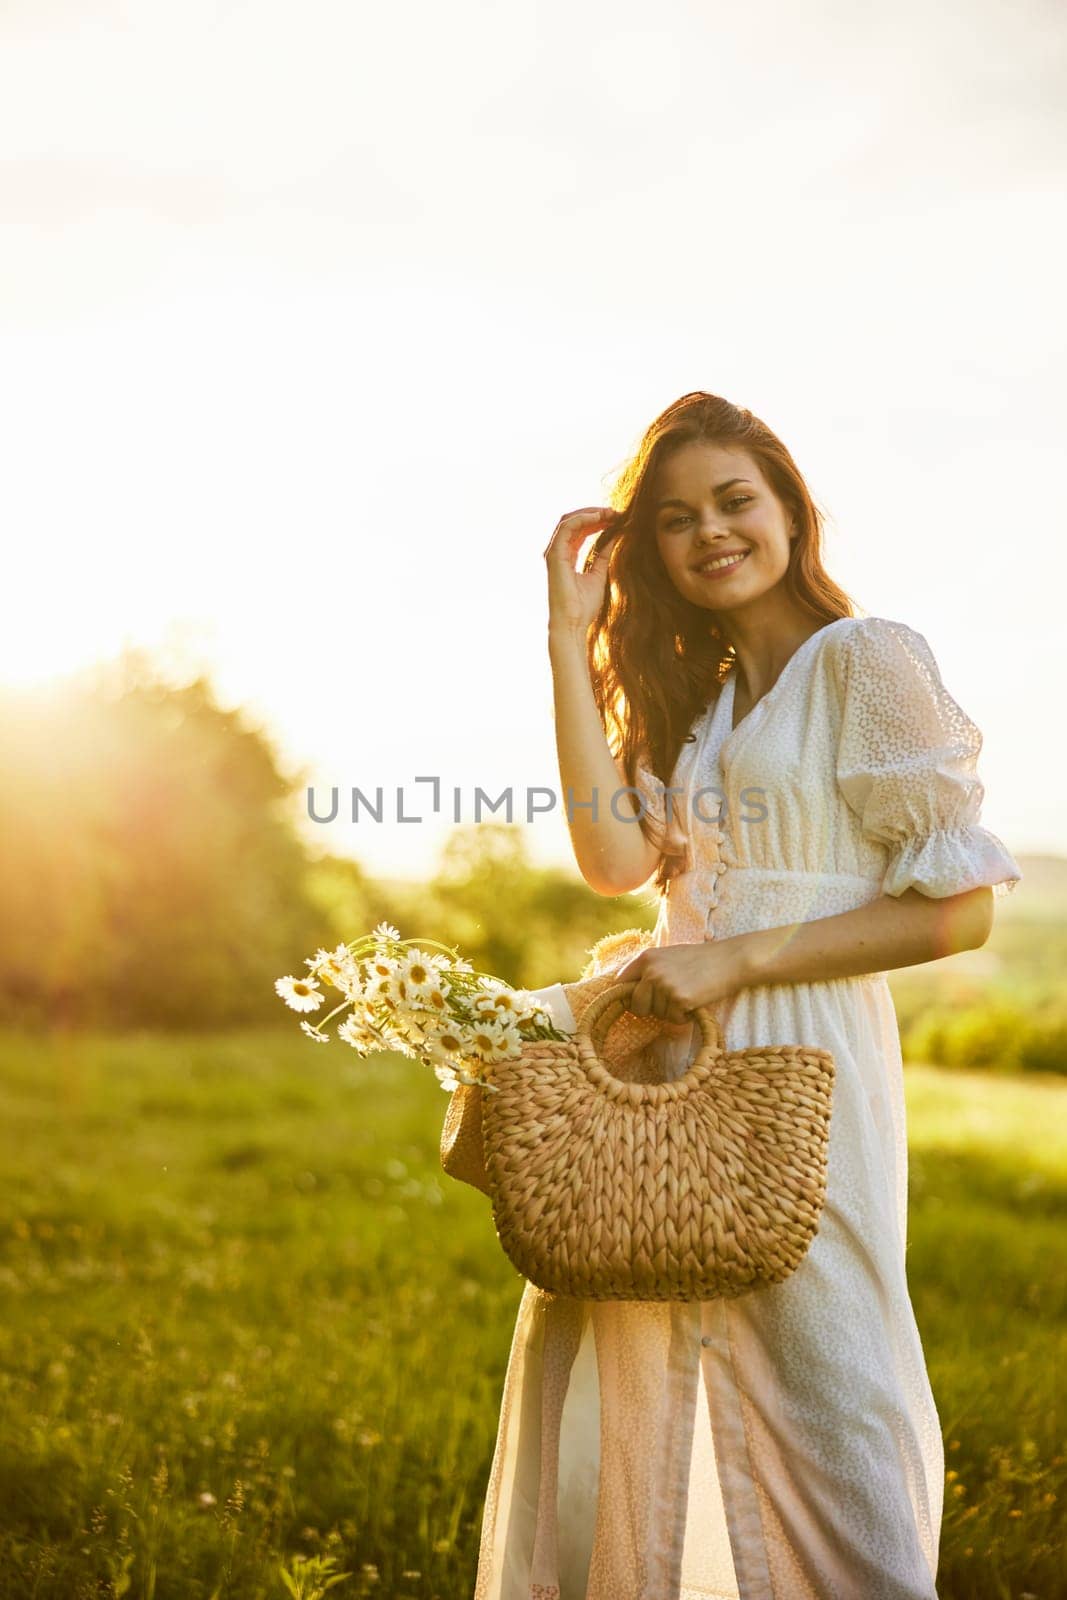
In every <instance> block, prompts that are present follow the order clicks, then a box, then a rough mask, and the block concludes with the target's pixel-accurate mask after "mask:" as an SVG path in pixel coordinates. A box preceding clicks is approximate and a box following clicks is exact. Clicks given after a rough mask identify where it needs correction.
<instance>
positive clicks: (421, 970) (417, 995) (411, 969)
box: [398, 949, 441, 1005]
mask: <svg viewBox="0 0 1067 1600" xmlns="http://www.w3.org/2000/svg"><path fill="white" fill-rule="evenodd" d="M398 965H399V969H400V970H399V976H400V978H402V980H403V983H404V986H405V989H406V991H407V999H408V1000H409V1001H410V1002H411V1003H412V1004H414V1005H417V1004H418V1003H419V1001H421V1000H423V999H425V997H426V996H427V995H429V993H430V991H431V990H433V989H439V988H440V987H441V974H440V971H439V969H438V968H437V967H435V966H434V964H433V962H432V961H431V960H430V958H429V956H428V955H427V954H426V952H425V950H419V949H413V950H405V952H404V954H403V955H402V956H401V957H400V961H399V963H398Z"/></svg>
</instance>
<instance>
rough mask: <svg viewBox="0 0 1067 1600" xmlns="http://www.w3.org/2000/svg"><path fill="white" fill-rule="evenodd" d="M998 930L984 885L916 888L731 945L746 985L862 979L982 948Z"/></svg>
mask: <svg viewBox="0 0 1067 1600" xmlns="http://www.w3.org/2000/svg"><path fill="white" fill-rule="evenodd" d="M992 927H993V891H992V889H991V888H989V887H987V886H986V885H984V884H983V885H981V886H980V887H979V888H977V889H968V890H966V891H965V892H964V893H963V894H953V895H946V896H944V897H943V898H941V899H935V898H933V897H932V896H931V895H925V894H922V893H921V892H920V891H919V890H918V889H905V891H904V893H903V894H901V895H891V894H884V895H881V896H879V898H878V899H877V900H872V901H870V902H869V903H868V904H867V905H865V906H858V907H857V908H856V909H855V910H854V911H842V912H840V913H839V914H838V915H837V916H833V917H819V918H817V919H816V920H815V921H814V922H797V923H792V924H789V925H787V926H785V927H780V928H761V929H758V930H756V931H754V932H752V933H743V934H737V935H735V936H734V939H731V940H728V941H726V942H727V943H734V942H735V941H736V943H737V946H738V957H739V965H740V970H741V972H742V974H743V976H744V983H743V987H745V988H751V987H753V986H754V985H758V984H765V983H811V982H818V981H819V980H820V979H826V978H853V977H862V976H864V975H865V974H867V973H871V972H888V971H891V970H892V969H893V968H894V967H911V966H918V965H920V964H921V963H922V962H924V961H939V960H940V959H941V958H942V956H949V955H954V954H955V953H956V952H957V951H960V950H977V949H978V948H979V946H981V945H983V944H985V942H986V940H987V939H988V938H989V935H990V932H991V930H992Z"/></svg>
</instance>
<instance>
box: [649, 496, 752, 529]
mask: <svg viewBox="0 0 1067 1600" xmlns="http://www.w3.org/2000/svg"><path fill="white" fill-rule="evenodd" d="M751 499H752V496H751V495H750V494H735V495H732V496H731V498H730V499H729V500H727V502H726V508H727V510H729V509H730V507H731V506H744V505H747V504H748V502H749V501H750V500H751ZM691 521H692V518H691V517H690V516H689V515H688V513H685V514H684V515H682V516H678V517H672V518H671V519H670V521H669V522H668V523H667V527H668V528H676V527H677V526H678V524H679V523H680V522H691Z"/></svg>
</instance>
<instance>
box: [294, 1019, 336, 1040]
mask: <svg viewBox="0 0 1067 1600" xmlns="http://www.w3.org/2000/svg"><path fill="white" fill-rule="evenodd" d="M300 1026H301V1027H302V1028H303V1030H304V1032H305V1033H306V1034H307V1036H308V1038H309V1039H314V1041H315V1043H316V1044H329V1042H330V1036H329V1034H328V1033H323V1032H322V1030H321V1029H320V1028H314V1027H312V1025H311V1023H310V1022H302V1023H301V1024H300Z"/></svg>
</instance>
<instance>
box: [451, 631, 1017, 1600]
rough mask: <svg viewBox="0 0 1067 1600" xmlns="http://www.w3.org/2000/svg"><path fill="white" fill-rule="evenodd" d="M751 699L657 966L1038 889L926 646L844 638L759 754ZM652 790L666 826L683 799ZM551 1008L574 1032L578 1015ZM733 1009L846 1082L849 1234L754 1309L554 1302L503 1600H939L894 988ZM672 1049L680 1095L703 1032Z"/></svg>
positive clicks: (555, 1001)
mask: <svg viewBox="0 0 1067 1600" xmlns="http://www.w3.org/2000/svg"><path fill="white" fill-rule="evenodd" d="M733 699H734V674H733V673H732V672H731V674H730V675H729V676H728V678H727V680H726V682H725V685H724V686H723V689H722V692H721V693H719V694H717V696H716V697H715V699H714V700H713V701H712V703H711V704H710V705H709V706H708V708H707V709H706V710H705V711H704V712H703V713H702V714H701V715H700V716H699V717H698V718H697V719H696V721H695V723H694V724H693V731H694V732H695V733H696V735H697V739H696V741H695V743H689V744H684V745H683V746H682V751H681V754H680V756H679V760H678V765H677V767H676V769H675V773H674V775H673V778H672V784H671V787H672V788H681V789H682V790H683V791H684V800H683V796H682V795H679V796H676V797H675V813H676V815H677V816H679V817H680V821H679V823H678V824H677V826H679V827H680V828H681V832H682V834H683V835H684V836H685V838H686V849H687V860H686V870H685V871H684V872H683V873H681V874H679V875H678V876H677V877H675V878H674V879H672V880H671V882H670V884H669V889H668V892H667V894H665V895H664V897H663V898H662V899H661V902H660V915H659V921H658V924H657V928H656V935H655V939H656V943H657V944H688V943H695V942H700V941H703V940H705V939H717V938H728V937H729V936H730V935H732V934H738V933H742V932H745V931H747V930H750V929H756V928H771V927H785V926H786V925H788V924H792V923H797V922H804V921H810V920H814V919H816V918H819V917H828V916H833V915H835V914H836V913H838V912H843V911H848V910H851V909H852V908H853V907H856V906H861V905H864V904H866V903H867V902H868V901H871V900H874V899H876V898H878V896H879V895H881V894H893V895H899V894H901V893H902V892H903V891H904V890H905V889H907V888H908V887H909V885H913V886H914V887H916V888H917V889H919V890H921V891H922V892H923V893H924V894H927V895H930V896H933V897H934V898H941V897H943V896H946V895H953V894H959V893H962V892H963V891H964V890H966V889H971V888H974V887H977V886H978V885H979V884H987V885H991V886H993V887H994V892H995V894H997V895H998V896H999V895H1001V894H1004V893H1006V892H1007V891H1008V890H1009V889H1011V888H1013V887H1014V885H1015V883H1016V882H1017V881H1018V880H1019V879H1020V878H1021V876H1022V874H1021V872H1020V870H1019V867H1018V865H1017V863H1016V862H1015V860H1014V859H1013V857H1012V856H1011V855H1010V854H1009V852H1008V851H1007V849H1006V848H1005V846H1004V845H1003V843H1002V842H1001V841H1000V840H999V839H998V838H997V837H996V835H995V834H993V833H991V832H990V831H989V830H988V829H986V828H984V827H982V826H981V825H980V824H979V821H978V818H979V815H980V810H981V804H982V799H983V796H984V790H983V786H982V783H981V781H980V779H979V777H978V775H977V771H976V763H977V757H978V754H979V751H980V749H981V744H982V735H981V733H980V732H979V730H978V728H977V727H976V726H975V725H974V723H973V722H971V721H970V719H969V718H968V717H967V716H966V714H965V713H964V712H963V711H962V710H961V709H960V707H959V705H958V704H957V703H956V701H955V700H954V699H953V698H952V697H951V695H950V694H949V693H948V691H947V690H946V688H945V687H944V685H943V683H942V681H941V677H940V674H939V671H938V668H937V664H936V662H935V660H934V657H933V654H932V652H931V650H930V647H929V645H928V644H927V642H926V640H925V638H924V637H923V636H922V635H921V634H919V633H917V632H915V631H914V630H913V629H911V628H909V627H907V626H906V625H905V624H903V623H900V622H894V621H891V620H889V619H887V618H884V617H845V618H840V619H839V620H837V621H835V622H832V623H829V624H827V625H826V626H824V627H822V628H820V629H819V630H818V632H816V633H814V634H812V635H811V636H810V637H809V638H808V639H806V640H805V641H804V643H803V644H802V645H801V646H800V648H799V649H798V650H797V651H795V653H794V654H793V656H792V657H791V658H790V659H789V661H788V662H787V664H786V666H785V668H784V669H783V671H782V672H781V673H780V675H779V677H778V679H777V681H776V682H775V683H774V685H773V687H772V688H771V689H770V691H769V692H768V693H767V694H765V695H764V696H763V698H762V699H761V700H759V701H757V703H756V704H755V706H754V707H753V708H752V710H751V711H750V712H749V713H748V714H747V715H746V716H745V717H743V718H742V719H741V722H740V723H739V725H738V726H737V728H736V729H733V730H732V731H731V725H732V720H733ZM640 778H641V784H642V788H643V790H644V791H645V793H646V794H647V796H648V799H649V802H650V804H651V805H652V807H653V809H655V810H656V811H657V813H658V815H659V816H660V817H661V819H662V818H663V817H664V802H663V789H662V786H661V785H659V784H657V783H656V780H655V779H654V778H653V777H652V775H651V774H650V773H648V772H645V771H644V770H642V772H641V774H640ZM701 789H704V790H705V791H706V792H705V794H704V795H703V796H701V795H700V794H699V792H698V791H700V790H701ZM757 791H760V792H757ZM720 801H721V816H720V815H719V810H720ZM679 808H680V809H679ZM702 818H708V819H711V820H709V821H708V822H704V821H703V820H701V819H702ZM635 825H636V824H635ZM541 993H543V994H544V995H545V996H546V998H547V999H548V1000H549V1001H550V1003H551V1005H552V1008H553V1009H554V1011H555V1012H556V1014H557V1016H558V1017H559V1019H560V1021H561V1023H562V1024H563V1025H564V1026H567V1027H572V1028H573V1026H574V1018H573V1015H572V1013H571V1012H570V1008H569V1007H568V1006H567V1003H566V999H565V997H564V995H563V992H562V989H561V988H560V985H558V984H556V985H551V986H550V987H549V988H548V989H545V990H543V991H541ZM713 1009H714V1011H715V1014H716V1016H717V1017H718V1019H719V1021H720V1023H721V1024H722V1027H723V1031H724V1036H725V1041H726V1047H727V1049H730V1050H735V1049H742V1048H744V1047H746V1046H749V1045H762V1044H767V1045H771V1044H807V1045H815V1046H821V1047H823V1048H826V1049H829V1050H831V1051H832V1052H833V1056H834V1061H835V1067H836V1072H835V1080H834V1098H833V1105H832V1115H831V1122H830V1148H829V1159H828V1172H827V1190H826V1200H825V1204H824V1207H823V1213H822V1217H821V1220H820V1225H819V1231H818V1233H817V1234H816V1236H815V1238H814V1240H813V1241H812V1244H811V1246H810V1247H809V1249H808V1251H807V1254H806V1255H805V1257H804V1259H803V1260H802V1262H801V1263H800V1265H799V1267H798V1268H797V1269H796V1270H795V1271H794V1272H793V1273H792V1274H791V1275H790V1276H789V1277H788V1278H787V1279H785V1280H784V1281H783V1282H782V1283H779V1284H775V1285H773V1286H772V1287H770V1288H766V1289H762V1290H757V1291H754V1292H749V1293H748V1294H745V1295H742V1296H740V1297H739V1298H736V1299H728V1300H717V1301H704V1302H673V1303H672V1302H637V1301H634V1302H628V1301H611V1302H609V1301H582V1300H573V1299H567V1298H564V1297H558V1296H552V1295H549V1294H546V1293H544V1292H543V1291H542V1290H540V1289H538V1288H537V1287H536V1286H534V1285H533V1284H531V1283H529V1282H527V1283H526V1286H525V1288H524V1291H523V1294H522V1299H521V1302H520V1305H519V1309H518V1315H517V1320H516V1324H515V1330H514V1335H513V1339H512V1345H511V1352H510V1357H509V1361H508V1367H507V1373H506V1377H505V1381H504V1390H503V1397H502V1403H501V1410H500V1420H499V1429H498V1434H497V1440H496V1447H495V1452H494V1456H493V1461H492V1467H491V1471H490V1477H489V1482H488V1486H487V1490H486V1495H485V1508H484V1514H483V1521H482V1531H481V1544H480V1550H479V1559H478V1568H477V1578H476V1583H475V1589H474V1597H473V1600H930V1597H935V1600H936V1592H937V1591H936V1589H935V1584H934V1580H935V1576H936V1572H937V1559H938V1542H939V1535H940V1526H941V1514H942V1499H943V1492H944V1455H943V1448H942V1437H941V1427H940V1423H939V1419H938V1413H937V1410H936V1406H935V1403H934V1397H933V1394H932V1392H931V1388H930V1383H929V1379H928V1376H927V1371H926V1364H925V1359H924V1355H923V1349H922V1345H921V1342H920V1337H919V1332H918V1328H917V1326H916V1323H915V1317H914V1312H913V1309H912V1305H911V1300H910V1297H909V1291H908V1284H907V1278H906V1273H905V1259H904V1258H905V1243H906V1227H907V1144H906V1133H905V1104H904V1092H903V1070H902V1062H901V1054H900V1037H899V1031H898V1026H897V1019H896V1013H895V1011H894V1008H893V1002H892V997H891V994H890V990H889V986H888V982H887V974H886V973H884V972H879V973H872V974H870V975H868V976H864V977H854V978H837V979H828V980H823V981H819V982H805V983H788V984H770V985H764V986H760V987H756V988H749V989H743V990H741V991H740V992H739V993H738V994H736V995H735V996H732V997H731V998H729V999H728V1000H726V1001H724V1002H722V1003H721V1004H720V1005H717V1006H715V1007H714V1008H713ZM659 1044H660V1045H662V1046H663V1047H664V1048H663V1049H662V1051H660V1053H659V1054H660V1059H661V1060H662V1065H663V1071H664V1075H665V1076H668V1077H677V1076H680V1075H681V1074H682V1073H683V1072H684V1071H685V1069H686V1067H687V1066H688V1064H689V1062H690V1061H691V1060H692V1059H693V1057H694V1055H695V1054H696V1051H697V1049H698V1048H699V1037H698V1033H697V1028H696V1024H695V1023H694V1024H693V1027H692V1030H691V1031H690V1032H688V1033H685V1034H681V1035H679V1034H675V1035H674V1036H673V1037H665V1038H663V1039H662V1040H660V1041H659Z"/></svg>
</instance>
